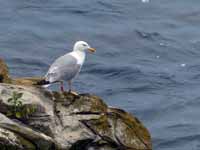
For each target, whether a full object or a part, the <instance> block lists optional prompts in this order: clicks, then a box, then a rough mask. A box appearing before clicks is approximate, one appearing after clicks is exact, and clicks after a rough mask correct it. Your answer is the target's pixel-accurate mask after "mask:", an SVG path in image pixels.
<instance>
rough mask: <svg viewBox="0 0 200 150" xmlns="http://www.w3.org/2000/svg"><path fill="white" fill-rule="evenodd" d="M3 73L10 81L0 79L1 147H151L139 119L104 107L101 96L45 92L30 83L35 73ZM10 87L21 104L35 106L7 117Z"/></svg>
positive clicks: (48, 149) (140, 149) (128, 149)
mask: <svg viewBox="0 0 200 150" xmlns="http://www.w3.org/2000/svg"><path fill="white" fill-rule="evenodd" d="M0 74H2V73H1V72H0ZM4 76H5V74H4V75H3V74H2V77H4ZM6 76H7V77H8V78H7V79H9V80H4V78H3V80H2V81H4V82H3V83H0V149H24V150H26V149H33V150H34V149H41V150H54V149H58V150H59V149H63V150H131V149H132V150H151V149H152V145H151V137H150V134H149V132H148V130H147V129H146V128H145V127H144V126H143V125H142V123H141V122H140V121H139V120H138V119H137V118H136V117H134V116H133V115H131V114H129V113H127V112H125V111H123V110H121V109H118V108H110V107H108V106H107V105H106V104H105V103H104V102H103V100H102V99H101V98H100V97H98V96H95V95H91V94H80V95H73V94H70V93H67V92H65V93H59V92H55V91H47V90H44V89H42V88H39V87H34V86H32V85H33V84H34V83H35V82H36V81H38V80H39V79H40V78H37V79H36V78H26V79H24V78H21V79H10V78H9V75H8V73H7V75H6ZM6 76H5V77H6ZM7 81H8V82H7ZM27 83H28V84H27ZM13 92H16V93H22V95H21V97H20V101H21V102H22V106H23V108H30V107H34V108H35V109H34V112H31V113H30V114H29V115H27V116H25V117H15V116H14V117H13V116H8V110H10V109H12V108H13V106H12V105H11V104H10V103H9V102H8V99H9V98H12V97H13ZM28 110H29V109H28Z"/></svg>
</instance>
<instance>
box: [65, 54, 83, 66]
mask: <svg viewBox="0 0 200 150" xmlns="http://www.w3.org/2000/svg"><path fill="white" fill-rule="evenodd" d="M69 55H71V56H73V57H75V58H76V59H77V64H79V65H81V66H82V65H83V63H84V61H85V52H80V51H73V52H71V53H69Z"/></svg>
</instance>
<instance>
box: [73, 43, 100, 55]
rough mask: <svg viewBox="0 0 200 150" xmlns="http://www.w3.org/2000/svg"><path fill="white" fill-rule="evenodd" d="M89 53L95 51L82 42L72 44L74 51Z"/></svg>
mask: <svg viewBox="0 0 200 150" xmlns="http://www.w3.org/2000/svg"><path fill="white" fill-rule="evenodd" d="M87 50H88V51H89V52H92V53H93V52H95V51H96V50H95V49H94V48H92V47H90V45H89V44H88V43H86V42H84V41H77V42H76V43H75V44H74V51H83V52H85V51H87Z"/></svg>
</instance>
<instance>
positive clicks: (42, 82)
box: [36, 80, 50, 85]
mask: <svg viewBox="0 0 200 150" xmlns="http://www.w3.org/2000/svg"><path fill="white" fill-rule="evenodd" d="M46 84H50V82H49V81H46V80H41V81H38V82H37V83H36V85H46Z"/></svg>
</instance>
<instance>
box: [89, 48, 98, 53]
mask: <svg viewBox="0 0 200 150" xmlns="http://www.w3.org/2000/svg"><path fill="white" fill-rule="evenodd" d="M88 51H89V52H91V53H94V52H96V49H95V48H91V47H90V48H88Z"/></svg>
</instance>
